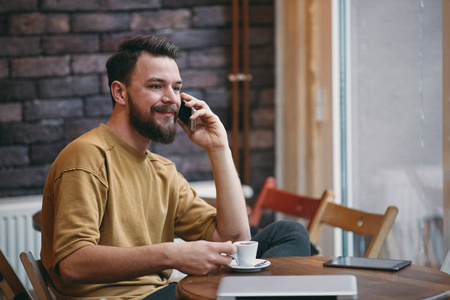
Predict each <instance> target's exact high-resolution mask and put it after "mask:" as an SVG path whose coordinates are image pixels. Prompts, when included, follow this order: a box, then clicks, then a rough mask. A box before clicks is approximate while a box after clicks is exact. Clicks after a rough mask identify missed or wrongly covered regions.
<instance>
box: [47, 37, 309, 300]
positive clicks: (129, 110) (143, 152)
mask: <svg viewBox="0 0 450 300" xmlns="http://www.w3.org/2000/svg"><path fill="white" fill-rule="evenodd" d="M178 57H179V49H178V47H177V46H175V45H174V44H173V43H172V42H170V41H169V40H167V39H166V38H163V37H156V36H137V37H133V38H130V39H128V40H126V41H124V42H123V43H121V45H120V46H119V48H118V50H117V51H116V52H115V53H114V54H113V55H112V56H111V58H110V59H109V60H108V62H107V64H106V68H107V72H108V79H109V86H110V92H111V98H112V102H113V112H112V115H111V117H110V119H109V121H108V122H107V123H106V124H100V126H99V127H97V128H95V129H93V130H91V131H89V132H87V133H85V134H84V135H82V136H81V137H79V138H77V139H76V140H74V141H73V142H71V143H70V144H69V145H68V146H67V147H66V148H65V149H64V150H63V151H62V152H61V153H60V154H59V155H58V157H57V158H56V160H55V162H54V163H53V164H52V167H51V170H50V172H49V175H48V177H47V181H46V184H45V187H44V198H43V208H42V250H41V260H42V263H43V265H44V267H45V269H46V270H47V272H48V273H49V276H50V279H51V280H50V281H51V282H50V286H51V288H52V289H53V290H54V292H55V294H58V295H61V296H62V297H64V299H99V298H105V299H175V286H176V283H170V284H169V281H168V279H169V277H170V274H171V272H172V269H178V270H180V271H181V272H183V273H186V274H197V275H201V274H207V273H208V272H209V271H211V270H215V269H217V268H219V267H220V266H223V265H229V264H230V262H231V258H230V256H228V255H224V253H229V254H232V253H234V252H236V246H234V245H233V244H232V242H233V241H238V240H249V239H250V238H251V237H250V230H249V224H248V219H247V210H246V205H245V199H244V196H243V192H242V188H241V183H240V181H239V177H238V174H237V172H236V169H235V166H234V164H233V159H232V156H231V151H230V148H229V145H228V140H227V133H226V130H225V128H224V126H223V125H222V123H221V122H220V119H219V118H218V117H217V115H215V114H214V113H213V112H212V111H211V109H210V108H209V107H208V105H207V104H206V103H205V102H204V101H202V100H199V99H196V98H194V97H192V96H191V95H188V94H186V93H182V92H181V87H182V84H183V82H182V79H181V75H180V72H179V69H178V66H177V63H176V59H177V58H178ZM182 98H183V99H185V100H186V102H187V103H186V106H187V107H194V108H195V109H196V111H195V113H193V115H192V116H191V119H192V120H194V119H195V120H196V128H195V131H191V130H190V129H189V128H188V127H187V126H186V125H185V124H184V123H183V122H181V121H179V120H177V115H178V110H179V107H180V103H181V99H182ZM177 124H178V125H179V126H181V127H182V128H183V130H184V132H185V133H186V134H187V135H188V136H189V138H190V140H191V141H192V142H194V143H195V144H197V145H198V146H200V147H202V148H203V149H205V151H206V152H207V154H208V156H209V158H210V161H211V165H212V169H213V173H214V180H215V185H216V191H217V207H216V208H215V207H212V206H210V205H208V204H207V203H206V202H205V201H203V200H202V199H200V198H199V197H198V196H197V193H196V192H195V191H194V190H192V189H191V188H190V187H189V183H188V182H187V181H186V179H185V178H184V177H183V176H182V175H181V174H180V173H178V172H177V169H176V167H175V164H174V163H173V162H171V161H169V160H168V159H166V158H164V157H162V156H159V155H156V154H154V153H151V152H150V151H149V150H148V148H149V146H150V143H151V142H158V143H171V142H172V141H173V140H174V139H175V134H176V125H177ZM271 228H272V229H270V228H269V229H268V230H263V231H262V232H260V233H259V234H258V236H256V237H255V238H254V239H256V240H258V241H259V242H260V247H259V251H258V257H269V256H281V255H283V256H286V255H291V256H294V255H295V256H298V255H309V236H308V233H307V232H306V230H305V229H304V228H303V227H302V226H301V225H299V224H297V223H292V224H290V223H287V222H285V223H279V224H278V225H275V226H273V227H271ZM176 236H177V237H180V238H182V239H183V240H184V241H186V243H174V238H175V237H176Z"/></svg>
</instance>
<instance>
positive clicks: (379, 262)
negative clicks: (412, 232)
mask: <svg viewBox="0 0 450 300" xmlns="http://www.w3.org/2000/svg"><path fill="white" fill-rule="evenodd" d="M410 264H411V261H410V260H400V259H381V258H365V257H352V256H338V257H335V258H332V259H330V260H329V261H326V262H324V263H323V265H324V266H325V267H337V268H356V269H371V270H384V271H398V270H401V269H403V268H404V267H406V266H409V265H410Z"/></svg>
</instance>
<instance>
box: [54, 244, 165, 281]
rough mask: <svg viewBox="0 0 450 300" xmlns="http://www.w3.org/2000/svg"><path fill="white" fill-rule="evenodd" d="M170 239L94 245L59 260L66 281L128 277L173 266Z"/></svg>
mask: <svg viewBox="0 0 450 300" xmlns="http://www.w3.org/2000/svg"><path fill="white" fill-rule="evenodd" d="M168 247H170V243H164V244H157V245H151V246H142V247H132V248H131V247H129V248H122V247H111V246H99V245H92V246H86V247H83V248H81V249H79V250H77V251H76V252H74V253H72V254H71V255H69V256H68V257H66V258H65V259H63V260H62V261H61V262H60V264H59V270H60V273H61V277H62V278H63V280H64V282H65V283H66V284H69V285H70V284H76V283H107V282H117V281H122V280H129V279H131V278H136V277H139V276H144V275H148V274H153V273H158V272H160V271H162V270H165V269H170V266H169V263H170V256H169V252H168V250H169V248H168Z"/></svg>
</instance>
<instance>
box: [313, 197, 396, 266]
mask: <svg viewBox="0 0 450 300" xmlns="http://www.w3.org/2000/svg"><path fill="white" fill-rule="evenodd" d="M397 214H398V209H397V207H395V206H389V207H388V208H387V209H386V212H385V213H384V214H373V213H368V212H364V211H361V210H357V209H353V208H349V207H346V206H343V205H340V204H336V203H333V202H330V201H325V202H323V203H322V205H321V206H320V207H319V209H318V211H317V214H316V215H315V217H314V219H313V220H312V221H311V227H310V231H309V234H310V238H311V242H312V243H316V242H317V239H318V238H319V234H320V231H321V230H322V225H323V224H327V225H330V226H334V227H339V228H341V229H343V230H347V231H351V232H353V233H356V234H361V235H365V236H369V237H372V241H371V243H370V245H369V248H368V249H367V251H366V253H365V255H364V256H365V257H371V258H376V257H378V255H379V254H380V252H381V249H382V247H383V244H384V241H385V240H386V237H387V235H388V234H389V231H390V230H391V227H392V225H393V224H394V221H395V218H396V217H397Z"/></svg>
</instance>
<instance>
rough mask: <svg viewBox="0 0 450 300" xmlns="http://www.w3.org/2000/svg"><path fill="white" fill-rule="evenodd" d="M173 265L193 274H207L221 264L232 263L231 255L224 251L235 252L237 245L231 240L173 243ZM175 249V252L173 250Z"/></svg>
mask: <svg viewBox="0 0 450 300" xmlns="http://www.w3.org/2000/svg"><path fill="white" fill-rule="evenodd" d="M171 247H173V248H171V250H170V251H171V254H172V255H171V259H173V260H174V261H173V263H172V265H173V267H174V268H175V269H177V270H179V271H181V272H183V273H186V274H191V275H205V274H207V273H208V272H210V271H213V270H217V269H218V268H220V266H227V265H229V264H230V263H231V260H232V259H231V257H230V256H228V255H223V253H235V252H236V251H237V249H236V246H235V245H233V244H232V243H231V242H224V243H215V242H206V241H196V242H187V243H175V244H172V245H171ZM172 251H173V252H172Z"/></svg>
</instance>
